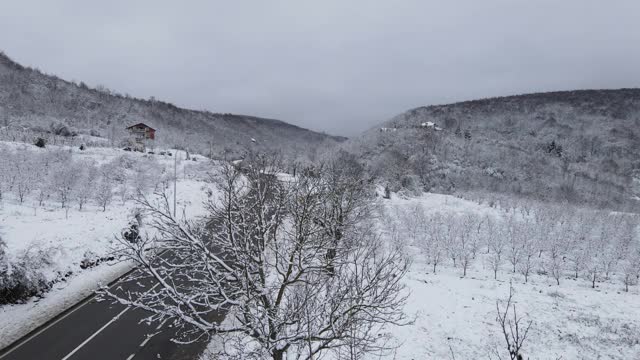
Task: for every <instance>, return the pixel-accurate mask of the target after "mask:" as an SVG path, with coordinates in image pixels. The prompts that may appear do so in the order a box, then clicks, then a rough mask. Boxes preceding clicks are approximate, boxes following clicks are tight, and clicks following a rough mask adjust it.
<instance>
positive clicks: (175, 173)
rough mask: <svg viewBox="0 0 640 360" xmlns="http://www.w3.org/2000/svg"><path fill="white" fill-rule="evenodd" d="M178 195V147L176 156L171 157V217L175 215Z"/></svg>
mask: <svg viewBox="0 0 640 360" xmlns="http://www.w3.org/2000/svg"><path fill="white" fill-rule="evenodd" d="M177 196H178V149H176V156H175V157H174V158H173V217H174V218H175V217H176V204H177Z"/></svg>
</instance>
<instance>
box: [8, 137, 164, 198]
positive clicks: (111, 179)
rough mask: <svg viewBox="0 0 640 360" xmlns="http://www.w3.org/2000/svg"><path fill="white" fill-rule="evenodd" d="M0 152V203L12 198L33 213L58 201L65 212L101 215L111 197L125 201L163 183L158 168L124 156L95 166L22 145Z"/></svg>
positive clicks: (68, 154)
mask: <svg viewBox="0 0 640 360" xmlns="http://www.w3.org/2000/svg"><path fill="white" fill-rule="evenodd" d="M0 150H2V151H1V154H2V155H1V156H0V201H2V199H3V197H6V195H8V194H11V195H13V197H14V198H15V199H16V200H17V201H18V202H19V203H21V204H22V203H25V202H27V201H30V202H31V203H32V204H33V205H34V208H37V207H41V206H43V205H44V204H45V203H46V202H57V203H58V204H60V207H62V208H64V209H69V208H71V207H72V205H75V206H77V207H78V209H79V210H83V208H84V207H85V206H86V205H87V204H94V205H96V206H99V207H100V208H101V209H102V210H103V211H105V210H106V208H107V206H108V205H109V204H110V203H111V202H112V201H113V199H114V197H115V196H120V197H121V198H122V200H123V201H125V200H127V199H128V198H129V197H130V196H131V194H133V193H135V192H136V191H137V190H145V191H146V190H148V189H150V188H151V189H152V188H154V186H155V185H156V184H158V183H159V182H160V181H161V179H162V178H161V176H160V173H161V171H162V170H161V168H160V166H158V165H157V164H142V163H140V162H134V161H133V160H132V159H128V158H126V157H121V158H116V159H115V160H114V161H111V162H109V163H105V164H102V165H98V164H97V163H96V162H95V161H94V160H92V159H86V160H84V159H82V160H79V159H77V158H74V156H73V155H72V153H71V152H69V151H63V150H31V149H27V147H26V146H25V147H22V148H17V149H15V150H12V149H9V148H0ZM167 176H168V175H167ZM165 177H166V176H165ZM165 180H166V179H165Z"/></svg>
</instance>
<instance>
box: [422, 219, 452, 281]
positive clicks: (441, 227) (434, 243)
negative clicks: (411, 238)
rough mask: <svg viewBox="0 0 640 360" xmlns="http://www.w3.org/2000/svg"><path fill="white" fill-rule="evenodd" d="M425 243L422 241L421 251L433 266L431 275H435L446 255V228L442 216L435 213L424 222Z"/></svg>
mask: <svg viewBox="0 0 640 360" xmlns="http://www.w3.org/2000/svg"><path fill="white" fill-rule="evenodd" d="M426 226H427V229H426V233H427V236H426V237H425V241H423V243H422V244H423V250H424V252H425V253H426V254H427V260H428V261H429V262H430V263H431V265H432V266H433V273H434V274H435V273H436V269H437V266H438V264H440V262H441V261H442V258H443V257H444V256H445V254H446V241H447V226H446V225H445V218H444V217H443V216H442V214H440V213H437V214H435V215H433V216H431V217H429V219H428V220H427V221H426Z"/></svg>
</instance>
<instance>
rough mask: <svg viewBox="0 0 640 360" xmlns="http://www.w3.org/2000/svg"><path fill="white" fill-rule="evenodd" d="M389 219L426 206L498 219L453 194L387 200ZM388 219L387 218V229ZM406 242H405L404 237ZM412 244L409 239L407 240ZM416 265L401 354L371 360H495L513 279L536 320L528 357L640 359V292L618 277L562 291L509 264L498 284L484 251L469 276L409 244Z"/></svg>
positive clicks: (526, 312) (524, 308) (409, 282)
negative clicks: (500, 318) (500, 310)
mask: <svg viewBox="0 0 640 360" xmlns="http://www.w3.org/2000/svg"><path fill="white" fill-rule="evenodd" d="M384 206H385V207H386V208H387V209H388V210H389V211H386V213H387V214H391V215H389V216H392V217H393V216H394V215H393V214H399V213H402V210H403V209H405V210H408V209H412V208H415V207H416V206H421V207H422V208H423V209H425V212H427V213H429V212H440V213H442V214H445V215H449V216H450V215H454V214H462V213H468V212H472V213H476V214H481V215H492V216H499V212H498V211H497V210H496V209H495V208H491V207H488V206H486V207H485V206H481V205H478V204H477V203H474V202H470V201H466V200H461V199H459V198H456V197H453V196H448V195H437V194H425V195H424V196H422V197H418V198H411V199H401V198H397V197H394V198H393V199H392V200H391V201H385V202H384ZM389 220H390V219H385V224H388V222H389ZM404 239H406V237H405V238H404ZM407 242H408V243H409V242H410V241H409V240H407ZM406 251H407V253H408V254H409V256H411V257H412V259H413V263H412V267H411V270H410V271H409V273H408V274H407V277H406V278H405V280H404V282H405V284H406V286H407V288H408V290H410V292H411V295H410V296H409V299H408V303H407V305H406V308H405V311H406V313H407V314H409V315H410V316H413V317H415V321H414V322H413V324H411V325H407V326H402V327H393V328H390V329H389V331H390V332H391V333H392V335H393V336H394V337H395V341H396V342H397V345H398V347H397V349H395V350H393V351H391V352H390V353H387V354H384V355H382V356H381V355H380V354H371V355H370V356H369V357H368V358H369V359H372V360H373V359H415V360H418V359H421V360H422V359H490V358H491V359H497V357H496V356H495V353H494V350H495V349H498V350H499V351H502V353H501V354H503V357H502V358H503V359H504V358H505V357H504V349H505V348H506V345H505V344H504V339H503V335H502V332H501V328H500V327H499V325H498V323H497V322H496V317H497V310H496V301H498V300H501V301H506V299H507V297H508V295H509V287H510V282H512V284H513V288H514V294H515V295H514V300H515V302H516V308H517V311H518V314H519V315H520V316H522V317H524V320H523V321H529V320H531V321H533V323H532V327H531V332H530V335H529V338H528V339H527V340H526V342H525V346H524V354H525V358H528V359H532V360H533V359H565V360H566V359H640V293H639V290H638V287H637V286H632V287H631V288H630V291H629V292H624V291H623V286H622V284H621V283H620V282H619V281H618V280H614V279H611V280H610V281H602V282H599V283H598V286H597V287H596V289H592V288H591V284H590V283H589V282H588V281H586V280H584V279H578V280H574V279H569V278H568V277H567V278H563V280H562V283H561V285H560V286H558V285H556V282H555V280H554V279H553V278H551V277H550V276H548V275H546V276H545V275H537V274H534V275H533V276H531V277H530V278H529V281H528V283H524V277H522V276H521V275H520V274H513V273H511V272H510V271H509V269H508V266H507V265H506V264H505V266H503V268H502V270H501V271H500V272H499V273H498V280H494V278H493V271H492V270H491V269H490V267H489V265H488V263H487V261H486V260H487V259H486V255H484V254H478V256H477V259H476V260H475V261H474V262H473V266H472V268H471V269H470V271H469V273H468V274H467V276H466V277H462V276H461V275H462V272H461V269H460V267H458V268H454V267H453V265H452V263H451V261H450V260H445V261H443V265H441V266H439V267H438V271H437V274H434V273H433V269H432V266H431V265H430V264H428V262H427V257H426V256H425V255H424V254H423V252H422V251H421V250H420V248H419V247H417V246H414V245H413V244H411V243H409V244H407V248H406Z"/></svg>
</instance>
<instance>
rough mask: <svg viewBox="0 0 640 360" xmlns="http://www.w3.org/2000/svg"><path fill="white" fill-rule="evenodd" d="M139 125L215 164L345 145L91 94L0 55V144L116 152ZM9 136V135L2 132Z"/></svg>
mask: <svg viewBox="0 0 640 360" xmlns="http://www.w3.org/2000/svg"><path fill="white" fill-rule="evenodd" d="M139 122H144V123H146V124H147V125H149V126H152V127H154V128H156V129H157V132H156V136H157V139H156V142H158V143H160V144H162V145H163V146H180V147H182V148H188V149H190V150H193V151H198V152H200V153H202V154H208V153H209V152H212V153H213V154H214V156H216V157H219V158H225V157H232V156H236V155H234V154H237V153H238V152H242V151H244V150H245V149H246V148H247V147H251V148H254V149H262V150H265V149H271V150H276V149H277V150H281V151H282V150H284V151H285V152H286V153H291V154H292V155H296V156H302V157H304V156H314V153H315V152H316V151H318V149H320V148H323V147H332V146H334V145H336V144H337V143H339V142H341V141H343V140H344V138H342V137H339V136H330V135H327V134H324V133H319V132H314V131H311V130H307V129H303V128H300V127H298V126H294V125H291V124H288V123H286V122H283V121H280V120H275V119H265V118H260V117H255V116H247V115H235V114H229V113H212V112H209V111H196V110H189V109H182V108H179V107H177V106H175V105H173V104H170V103H167V102H163V101H159V100H156V99H149V100H144V99H137V98H133V97H131V96H129V95H122V94H119V93H117V92H115V91H111V90H108V89H104V88H100V89H91V88H89V87H87V85H86V84H84V83H83V82H80V83H74V82H70V81H66V80H63V79H60V78H58V77H56V76H53V75H47V74H44V73H42V72H41V71H39V70H35V69H31V68H26V67H23V66H22V65H20V64H18V63H16V62H14V61H13V60H11V59H10V58H9V57H8V56H6V55H4V54H3V53H2V52H1V51H0V140H1V139H5V140H6V139H18V138H20V137H22V136H23V135H24V132H25V130H26V131H28V132H29V134H27V136H28V137H32V136H34V135H37V136H53V134H56V133H58V134H64V135H72V134H73V133H84V134H87V135H89V134H91V135H93V134H98V135H101V136H102V137H105V138H109V140H110V141H111V143H112V145H113V144H116V145H118V144H119V143H120V141H121V140H122V139H123V138H124V137H125V136H126V130H125V128H126V127H128V126H130V125H133V124H137V123H139ZM7 128H9V130H7Z"/></svg>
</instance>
